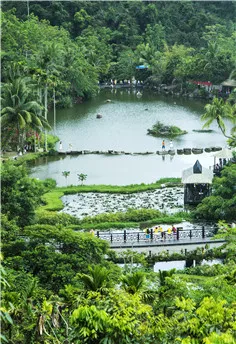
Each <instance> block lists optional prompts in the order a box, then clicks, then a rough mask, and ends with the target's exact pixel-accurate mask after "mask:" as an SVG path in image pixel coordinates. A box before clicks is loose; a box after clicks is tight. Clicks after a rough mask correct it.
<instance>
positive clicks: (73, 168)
mask: <svg viewBox="0 0 236 344" xmlns="http://www.w3.org/2000/svg"><path fill="white" fill-rule="evenodd" d="M108 99H109V100H111V101H110V102H107V100H108ZM204 106H205V102H203V101H200V100H194V99H184V98H178V97H170V96H163V95H158V94H155V93H153V92H150V91H147V90H144V91H143V95H142V97H141V98H137V96H136V90H130V89H112V90H110V89H105V90H101V91H100V92H99V94H98V95H97V96H96V97H95V98H93V99H91V100H88V101H86V102H84V103H83V104H78V105H75V106H74V107H73V108H71V109H60V110H57V120H56V130H55V134H56V135H57V136H58V137H59V138H60V140H61V141H62V146H63V150H65V151H66V150H69V144H71V145H72V150H85V149H86V150H102V151H108V150H118V151H121V150H123V151H126V152H146V151H152V152H156V151H157V150H161V142H162V138H156V137H152V136H150V135H147V129H150V128H151V127H152V126H153V125H154V124H155V123H156V122H157V121H161V122H162V123H164V124H166V125H176V126H178V127H180V128H181V129H184V130H187V131H188V133H187V134H185V135H182V136H180V137H178V138H176V139H174V140H173V145H174V149H177V148H184V147H186V148H188V147H190V148H195V147H196V148H205V147H211V146H221V147H225V146H226V140H225V138H224V136H223V135H222V134H221V132H220V131H219V129H218V128H217V125H216V124H215V123H214V124H213V125H212V127H211V129H213V130H214V131H213V132H212V133H196V132H193V129H201V128H202V125H203V123H202V122H201V120H200V117H201V115H202V114H203V113H204ZM98 113H100V114H102V118H101V119H97V118H96V115H97V114H98ZM48 117H49V122H50V124H51V125H52V127H53V113H52V112H50V113H49V116H48ZM57 149H59V145H58V147H57ZM166 149H169V140H166ZM197 159H199V161H200V163H201V164H202V165H203V166H204V167H207V168H208V167H209V166H212V165H213V161H214V160H213V157H212V153H204V154H200V155H193V154H192V155H188V156H186V155H175V156H169V155H167V156H159V155H156V154H154V155H147V156H142V155H131V156H130V155H118V156H115V155H114V156H110V155H79V156H65V157H44V158H40V159H38V160H37V161H35V162H33V163H32V164H31V168H32V170H31V175H32V176H34V177H37V178H40V179H45V178H53V179H55V180H56V181H57V184H58V186H63V185H66V180H65V178H64V177H63V176H62V172H63V171H65V170H66V171H70V176H69V177H68V185H69V184H78V177H77V174H79V173H85V174H87V180H86V184H116V185H127V184H134V183H138V184H139V183H142V182H143V183H152V182H155V181H156V180H158V179H160V178H162V177H181V174H182V170H183V169H185V168H188V167H191V166H192V165H193V164H194V163H195V161H196V160H197Z"/></svg>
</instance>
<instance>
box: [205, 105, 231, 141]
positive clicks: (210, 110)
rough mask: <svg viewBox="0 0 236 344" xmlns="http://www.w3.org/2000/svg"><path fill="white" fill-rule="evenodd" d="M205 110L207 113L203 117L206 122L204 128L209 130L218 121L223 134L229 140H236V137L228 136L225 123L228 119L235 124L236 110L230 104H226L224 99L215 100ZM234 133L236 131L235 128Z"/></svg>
mask: <svg viewBox="0 0 236 344" xmlns="http://www.w3.org/2000/svg"><path fill="white" fill-rule="evenodd" d="M205 110H206V112H205V113H204V114H203V115H202V117H201V120H203V121H206V122H205V124H204V125H203V128H208V127H209V126H210V124H211V123H212V122H214V121H217V124H218V126H219V128H220V130H221V132H222V134H223V135H224V136H225V137H227V138H228V139H231V140H235V137H234V136H228V135H226V127H225V123H224V120H225V119H228V120H229V121H231V122H232V123H233V124H235V116H234V108H233V107H232V106H231V105H230V104H229V103H228V102H224V100H223V99H222V98H220V99H218V98H214V99H213V101H212V104H207V105H206V106H205ZM233 131H235V128H233Z"/></svg>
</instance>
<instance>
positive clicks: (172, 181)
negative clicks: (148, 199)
mask: <svg viewBox="0 0 236 344" xmlns="http://www.w3.org/2000/svg"><path fill="white" fill-rule="evenodd" d="M163 185H165V186H166V187H173V186H181V185H182V184H181V179H180V178H161V179H160V180H158V181H156V182H155V183H151V184H144V183H142V184H130V185H124V186H123V185H121V186H120V185H78V186H74V185H70V186H68V187H58V188H57V190H58V191H61V192H63V193H64V194H65V195H69V194H75V193H78V192H100V193H105V192H106V193H120V194H122V193H123V194H126V193H135V192H143V191H149V190H156V189H159V188H161V187H162V186H163Z"/></svg>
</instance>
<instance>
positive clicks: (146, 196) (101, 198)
mask: <svg viewBox="0 0 236 344" xmlns="http://www.w3.org/2000/svg"><path fill="white" fill-rule="evenodd" d="M62 201H63V203H64V209H63V210H62V212H64V213H66V214H70V215H73V216H75V217H77V218H79V219H83V218H84V217H85V216H95V215H98V214H102V213H116V212H126V211H127V210H128V209H129V208H132V209H142V208H146V209H156V210H160V211H165V212H167V213H169V214H173V213H176V212H178V211H183V210H184V189H183V188H182V187H169V188H168V187H163V188H161V189H157V190H153V191H144V192H137V193H130V194H114V193H113V194H110V193H94V192H87V193H78V194H75V195H66V196H63V197H62Z"/></svg>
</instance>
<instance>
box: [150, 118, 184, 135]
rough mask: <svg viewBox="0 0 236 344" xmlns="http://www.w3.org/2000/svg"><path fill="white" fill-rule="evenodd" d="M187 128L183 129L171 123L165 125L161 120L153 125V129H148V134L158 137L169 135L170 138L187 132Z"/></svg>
mask: <svg viewBox="0 0 236 344" xmlns="http://www.w3.org/2000/svg"><path fill="white" fill-rule="evenodd" d="M186 133H187V131H186V130H181V129H180V128H178V127H176V126H174V125H171V126H168V125H164V124H163V123H161V122H159V121H158V122H157V123H156V124H154V125H153V127H152V129H148V134H149V135H152V136H157V137H159V136H160V137H168V138H171V139H172V138H175V137H176V136H179V135H183V134H186Z"/></svg>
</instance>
